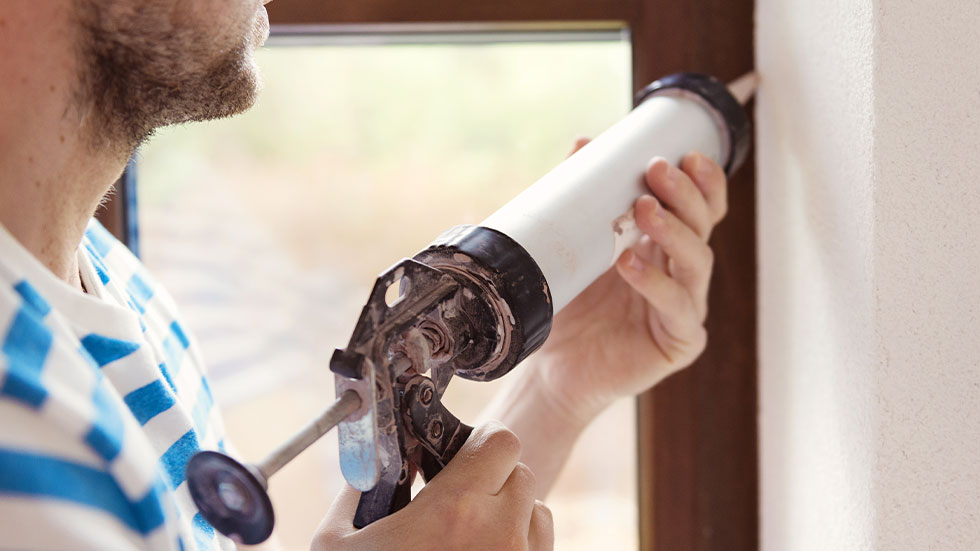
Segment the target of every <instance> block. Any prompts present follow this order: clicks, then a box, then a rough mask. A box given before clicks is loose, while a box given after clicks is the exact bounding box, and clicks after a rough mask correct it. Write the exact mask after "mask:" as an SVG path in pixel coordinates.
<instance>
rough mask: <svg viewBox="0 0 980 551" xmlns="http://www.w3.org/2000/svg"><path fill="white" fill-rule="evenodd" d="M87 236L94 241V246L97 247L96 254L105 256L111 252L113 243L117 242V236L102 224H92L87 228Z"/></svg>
mask: <svg viewBox="0 0 980 551" xmlns="http://www.w3.org/2000/svg"><path fill="white" fill-rule="evenodd" d="M85 236H86V237H88V239H89V241H91V242H92V247H93V248H95V252H96V254H97V255H98V256H100V257H103V258H105V256H106V255H107V254H109V251H111V250H112V247H113V244H114V243H116V238H115V237H113V236H112V235H111V234H110V233H109V231H108V230H106V229H105V228H104V227H102V225H101V224H90V225H89V227H88V228H87V229H86V230H85Z"/></svg>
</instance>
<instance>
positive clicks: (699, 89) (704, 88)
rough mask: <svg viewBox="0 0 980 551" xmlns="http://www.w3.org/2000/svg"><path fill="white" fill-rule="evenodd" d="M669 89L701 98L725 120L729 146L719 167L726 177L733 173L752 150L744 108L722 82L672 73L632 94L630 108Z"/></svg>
mask: <svg viewBox="0 0 980 551" xmlns="http://www.w3.org/2000/svg"><path fill="white" fill-rule="evenodd" d="M671 89H675V90H676V89H680V90H686V91H688V92H693V93H695V94H697V95H699V96H701V98H702V99H704V101H705V102H706V103H707V104H708V105H710V106H711V107H712V108H714V110H715V111H716V112H717V113H718V115H720V116H721V118H722V119H723V120H724V121H725V126H727V127H728V143H729V144H730V147H729V151H728V159H726V160H725V162H724V163H723V165H724V166H723V168H724V169H725V174H727V175H728V176H729V177H730V176H732V175H733V174H735V172H736V171H738V169H739V168H740V167H741V166H742V163H744V162H745V159H746V157H748V155H749V150H750V149H751V148H752V123H751V122H750V121H749V115H748V113H746V112H745V108H743V107H742V105H741V104H740V103H739V102H738V100H737V99H735V96H733V95H732V93H731V92H730V91H729V90H728V86H726V85H725V84H724V83H723V82H721V81H719V80H718V79H716V78H714V77H711V76H708V75H702V74H698V73H674V74H672V75H668V76H665V77H663V78H661V79H659V80H656V81H654V82H652V83H650V85H649V86H647V87H646V88H644V89H643V90H641V91H640V92H639V93H638V94H637V95H636V99H635V101H634V105H640V104H641V103H643V102H644V101H646V100H647V99H648V98H650V97H652V96H656V95H658V93H662V92H664V91H665V90H671Z"/></svg>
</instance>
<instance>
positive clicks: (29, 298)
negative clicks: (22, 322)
mask: <svg viewBox="0 0 980 551" xmlns="http://www.w3.org/2000/svg"><path fill="white" fill-rule="evenodd" d="M14 290H15V291H17V293H19V294H20V296H21V297H22V298H23V299H24V303H25V304H27V305H29V306H30V307H31V308H33V309H34V310H35V311H36V312H37V315H38V316H40V317H42V318H43V317H44V316H47V315H48V312H50V311H51V305H50V304H48V302H47V301H46V300H44V298H43V297H41V294H40V293H38V292H37V289H35V288H34V287H33V286H32V285H31V284H30V283H28V282H27V280H26V279H25V280H21V282H20V283H18V284H17V285H14Z"/></svg>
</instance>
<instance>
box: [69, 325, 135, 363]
mask: <svg viewBox="0 0 980 551" xmlns="http://www.w3.org/2000/svg"><path fill="white" fill-rule="evenodd" d="M82 346H84V347H85V350H87V351H88V353H89V354H90V355H91V356H92V358H93V359H94V360H95V363H97V364H98V365H99V367H102V366H104V365H107V364H110V363H112V362H114V361H116V360H119V359H122V358H125V357H126V356H129V355H130V354H132V353H133V352H136V351H137V350H139V347H140V345H139V343H136V342H130V341H124V340H120V339H113V338H110V337H105V336H102V335H97V334H95V333H91V334H89V335H86V336H85V337H84V338H83V339H82Z"/></svg>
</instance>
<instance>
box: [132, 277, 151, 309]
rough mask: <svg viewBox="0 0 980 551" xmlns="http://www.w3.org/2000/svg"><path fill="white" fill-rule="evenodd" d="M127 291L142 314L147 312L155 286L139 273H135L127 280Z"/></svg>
mask: <svg viewBox="0 0 980 551" xmlns="http://www.w3.org/2000/svg"><path fill="white" fill-rule="evenodd" d="M126 292H127V293H129V298H131V299H132V301H133V305H134V306H135V307H136V310H137V311H138V312H139V313H140V314H145V313H146V303H147V302H149V301H150V299H151V298H153V288H152V287H150V284H149V283H147V282H146V280H145V279H143V276H141V275H139V274H133V275H132V276H131V277H130V278H129V281H127V282H126Z"/></svg>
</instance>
